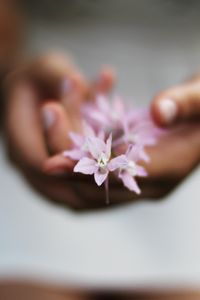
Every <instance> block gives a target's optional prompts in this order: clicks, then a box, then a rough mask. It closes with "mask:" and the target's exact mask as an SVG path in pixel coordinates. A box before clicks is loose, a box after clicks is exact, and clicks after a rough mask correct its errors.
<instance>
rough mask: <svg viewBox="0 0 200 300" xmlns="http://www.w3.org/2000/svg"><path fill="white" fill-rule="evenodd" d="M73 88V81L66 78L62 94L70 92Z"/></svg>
mask: <svg viewBox="0 0 200 300" xmlns="http://www.w3.org/2000/svg"><path fill="white" fill-rule="evenodd" d="M72 88H73V84H72V81H71V80H69V79H68V78H65V79H64V80H63V82H62V86H61V92H62V95H63V96H65V95H66V94H69V93H70V92H71V91H72Z"/></svg>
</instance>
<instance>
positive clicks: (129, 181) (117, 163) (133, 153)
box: [109, 146, 147, 194]
mask: <svg viewBox="0 0 200 300" xmlns="http://www.w3.org/2000/svg"><path fill="white" fill-rule="evenodd" d="M140 151H141V147H139V146H130V147H129V148H128V150H127V152H126V154H122V155H120V156H118V157H116V158H113V159H112V160H111V161H110V163H109V170H110V171H115V170H119V174H118V176H119V178H120V179H121V180H122V182H123V184H124V186H125V187H127V188H128V189H129V190H131V191H134V192H135V193H137V194H140V192H141V191H140V188H139V187H138V185H137V182H136V180H135V176H140V177H144V176H147V173H146V171H145V169H144V168H143V167H141V166H139V165H138V164H137V161H138V160H140Z"/></svg>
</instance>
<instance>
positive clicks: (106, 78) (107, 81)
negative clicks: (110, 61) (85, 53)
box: [94, 67, 116, 93]
mask: <svg viewBox="0 0 200 300" xmlns="http://www.w3.org/2000/svg"><path fill="white" fill-rule="evenodd" d="M115 81H116V72H115V71H114V70H113V69H112V68H111V67H104V68H102V70H101V72H100V74H99V77H98V78H97V80H96V81H95V82H94V89H95V92H96V93H107V92H109V91H110V90H111V89H112V87H113V85H114V83H115Z"/></svg>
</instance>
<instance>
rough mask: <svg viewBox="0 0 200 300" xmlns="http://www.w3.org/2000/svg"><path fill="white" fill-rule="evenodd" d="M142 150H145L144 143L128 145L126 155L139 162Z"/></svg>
mask: <svg viewBox="0 0 200 300" xmlns="http://www.w3.org/2000/svg"><path fill="white" fill-rule="evenodd" d="M141 152H143V147H142V145H131V146H130V147H128V150H127V152H126V156H127V157H128V159H130V160H133V161H134V162H137V161H138V160H139V159H140V158H141V157H140V155H141Z"/></svg>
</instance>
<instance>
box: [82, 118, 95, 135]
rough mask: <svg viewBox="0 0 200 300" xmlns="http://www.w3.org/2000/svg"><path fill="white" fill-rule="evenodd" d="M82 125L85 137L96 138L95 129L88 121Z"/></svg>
mask: <svg viewBox="0 0 200 300" xmlns="http://www.w3.org/2000/svg"><path fill="white" fill-rule="evenodd" d="M82 125H83V132H84V135H85V136H95V132H94V129H93V128H92V127H91V126H90V125H89V124H88V123H87V122H86V121H83V122H82Z"/></svg>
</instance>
